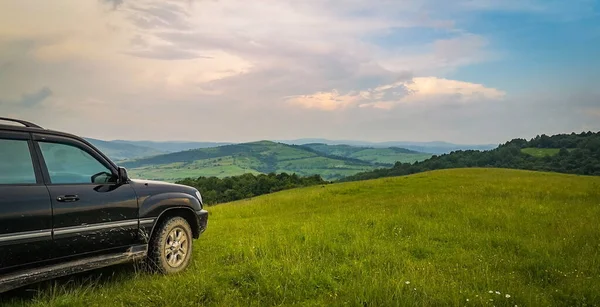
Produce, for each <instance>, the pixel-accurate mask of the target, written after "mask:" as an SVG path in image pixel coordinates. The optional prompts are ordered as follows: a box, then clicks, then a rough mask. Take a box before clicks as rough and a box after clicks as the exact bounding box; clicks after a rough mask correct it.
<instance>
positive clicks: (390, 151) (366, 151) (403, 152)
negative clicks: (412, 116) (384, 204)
mask: <svg viewBox="0 0 600 307" xmlns="http://www.w3.org/2000/svg"><path fill="white" fill-rule="evenodd" d="M303 146H306V147H309V148H312V149H313V150H316V151H319V152H323V153H326V154H329V155H335V156H340V157H346V158H354V159H359V160H363V161H367V162H374V163H384V164H394V163H396V162H398V161H400V162H402V163H413V162H416V161H423V160H425V159H428V158H430V157H431V154H428V153H422V152H418V151H412V150H408V149H404V148H396V147H390V148H368V147H357V146H349V145H326V144H320V143H313V144H306V145H303Z"/></svg>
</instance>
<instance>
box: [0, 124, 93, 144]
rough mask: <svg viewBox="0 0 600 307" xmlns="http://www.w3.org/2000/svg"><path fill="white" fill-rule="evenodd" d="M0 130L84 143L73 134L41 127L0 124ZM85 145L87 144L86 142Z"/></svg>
mask: <svg viewBox="0 0 600 307" xmlns="http://www.w3.org/2000/svg"><path fill="white" fill-rule="evenodd" d="M0 130H8V131H18V132H30V133H44V134H51V135H56V136H64V137H69V138H75V139H77V140H79V141H85V140H84V139H83V138H82V137H79V136H77V135H74V134H70V133H66V132H62V131H56V130H49V129H44V128H41V127H21V126H13V125H5V124H0ZM86 143H87V141H86Z"/></svg>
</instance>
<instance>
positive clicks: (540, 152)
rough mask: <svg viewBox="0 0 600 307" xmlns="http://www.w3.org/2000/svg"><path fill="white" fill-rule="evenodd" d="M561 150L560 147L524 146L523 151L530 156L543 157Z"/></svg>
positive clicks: (570, 149) (571, 149)
mask: <svg viewBox="0 0 600 307" xmlns="http://www.w3.org/2000/svg"><path fill="white" fill-rule="evenodd" d="M567 150H568V151H573V148H569V149H567ZM559 151H560V148H532V147H529V148H522V149H521V152H523V153H526V154H528V155H530V156H534V157H538V158H543V157H546V156H550V157H551V156H554V155H557V154H558V152H559Z"/></svg>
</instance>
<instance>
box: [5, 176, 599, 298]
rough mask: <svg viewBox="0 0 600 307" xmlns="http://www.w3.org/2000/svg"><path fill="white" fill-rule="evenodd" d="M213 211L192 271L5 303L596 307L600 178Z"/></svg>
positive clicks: (511, 179)
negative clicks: (585, 306)
mask: <svg viewBox="0 0 600 307" xmlns="http://www.w3.org/2000/svg"><path fill="white" fill-rule="evenodd" d="M208 210H209V211H210V220H209V228H208V230H207V232H206V233H205V234H204V235H203V236H202V237H201V238H200V239H198V240H196V241H195V250H194V261H193V264H192V266H191V267H190V269H189V270H187V271H186V272H184V273H182V274H179V275H175V276H158V275H151V274H148V273H142V272H138V271H136V270H133V269H125V270H122V269H121V270H117V269H111V270H102V271H96V272H94V273H88V274H83V275H82V276H81V275H80V276H78V277H77V278H64V279H61V280H59V281H54V282H46V283H43V284H38V285H35V286H32V287H29V288H33V289H35V290H37V291H38V292H31V291H29V290H27V289H21V290H17V291H16V292H14V293H11V294H9V296H8V297H6V298H4V299H3V300H4V301H2V303H4V304H6V305H7V306H86V307H87V306H199V305H206V306H273V305H282V306H288V305H299V306H315V305H325V306H338V305H348V306H515V305H517V306H583V305H587V306H594V305H600V227H599V226H598V217H600V177H586V176H575V175H563V174H554V173H541V172H528V171H518V170H505V169H452V170H442V171H434V172H427V173H420V174H416V175H411V176H406V177H395V178H383V179H378V180H371V181H361V182H350V183H343V184H332V185H327V186H324V187H321V186H316V187H310V188H302V189H295V190H289V191H283V192H279V193H275V194H271V195H265V196H261V197H257V198H254V199H251V200H243V201H238V202H234V203H228V204H223V205H218V206H215V207H210V208H208ZM100 273H102V274H103V276H104V277H102V278H98V277H97V276H98V275H99V274H100Z"/></svg>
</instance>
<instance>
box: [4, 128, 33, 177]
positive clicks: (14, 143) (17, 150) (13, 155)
mask: <svg viewBox="0 0 600 307" xmlns="http://www.w3.org/2000/svg"><path fill="white" fill-rule="evenodd" d="M31 183H36V181H35V171H34V170H33V162H32V160H31V154H30V152H29V145H28V144H27V141H26V140H5V139H0V184H31Z"/></svg>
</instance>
